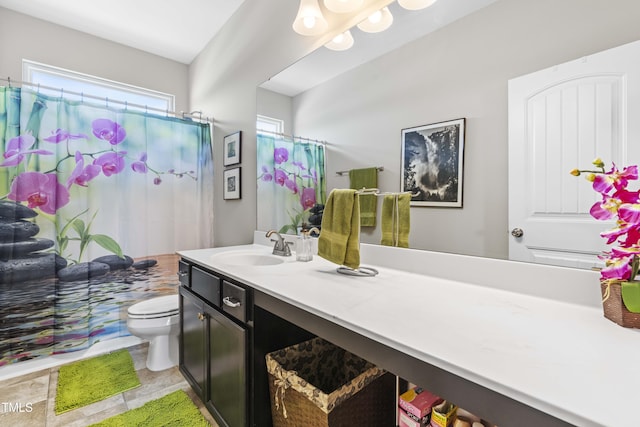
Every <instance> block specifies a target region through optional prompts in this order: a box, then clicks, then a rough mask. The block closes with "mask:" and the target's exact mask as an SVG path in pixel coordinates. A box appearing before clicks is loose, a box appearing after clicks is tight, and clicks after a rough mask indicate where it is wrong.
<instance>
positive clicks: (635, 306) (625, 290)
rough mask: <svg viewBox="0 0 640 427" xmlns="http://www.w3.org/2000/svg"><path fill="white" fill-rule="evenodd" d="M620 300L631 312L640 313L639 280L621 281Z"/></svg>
mask: <svg viewBox="0 0 640 427" xmlns="http://www.w3.org/2000/svg"><path fill="white" fill-rule="evenodd" d="M622 301H623V302H624V305H625V306H626V307H627V310H629V311H630V312H632V313H640V282H622Z"/></svg>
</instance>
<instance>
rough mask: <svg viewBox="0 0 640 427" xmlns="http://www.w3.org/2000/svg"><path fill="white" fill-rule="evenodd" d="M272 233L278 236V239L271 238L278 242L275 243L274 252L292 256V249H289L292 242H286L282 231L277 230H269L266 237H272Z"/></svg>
mask: <svg viewBox="0 0 640 427" xmlns="http://www.w3.org/2000/svg"><path fill="white" fill-rule="evenodd" d="M272 234H275V235H276V237H277V239H271V241H272V242H276V244H275V245H273V254H274V255H280V256H291V249H289V244H291V242H285V240H284V239H283V238H282V236H281V235H280V233H278V232H277V231H276V230H269V231H267V234H266V237H271V235H272Z"/></svg>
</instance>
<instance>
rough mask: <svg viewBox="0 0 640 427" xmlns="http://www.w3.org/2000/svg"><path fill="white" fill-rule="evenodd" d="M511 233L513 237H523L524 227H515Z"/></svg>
mask: <svg viewBox="0 0 640 427" xmlns="http://www.w3.org/2000/svg"><path fill="white" fill-rule="evenodd" d="M511 235H512V236H513V237H522V236H523V235H524V231H522V228H514V229H513V230H511Z"/></svg>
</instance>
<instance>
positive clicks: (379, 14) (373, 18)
mask: <svg viewBox="0 0 640 427" xmlns="http://www.w3.org/2000/svg"><path fill="white" fill-rule="evenodd" d="M367 19H368V20H369V22H371V23H372V24H377V23H378V22H380V20H382V12H381V11H377V12H374V13H373V14H372V15H370V16H369V18H367Z"/></svg>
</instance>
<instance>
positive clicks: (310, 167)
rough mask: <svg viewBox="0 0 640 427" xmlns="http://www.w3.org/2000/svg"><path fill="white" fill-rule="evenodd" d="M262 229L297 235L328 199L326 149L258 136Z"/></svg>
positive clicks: (259, 200) (259, 215)
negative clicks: (315, 209) (312, 213)
mask: <svg viewBox="0 0 640 427" xmlns="http://www.w3.org/2000/svg"><path fill="white" fill-rule="evenodd" d="M257 138H258V144H257V161H258V162H257V166H258V175H257V176H258V188H257V204H258V218H257V224H258V229H259V230H269V229H274V230H277V231H279V232H281V233H289V234H297V233H298V231H299V229H300V227H301V226H302V225H303V223H308V221H309V217H310V216H311V210H312V208H313V207H314V206H317V205H323V204H324V202H325V197H326V179H325V168H324V162H325V152H324V146H323V145H321V144H317V143H312V142H300V141H297V140H291V139H288V138H283V137H280V136H271V135H265V134H258V136H257Z"/></svg>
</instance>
